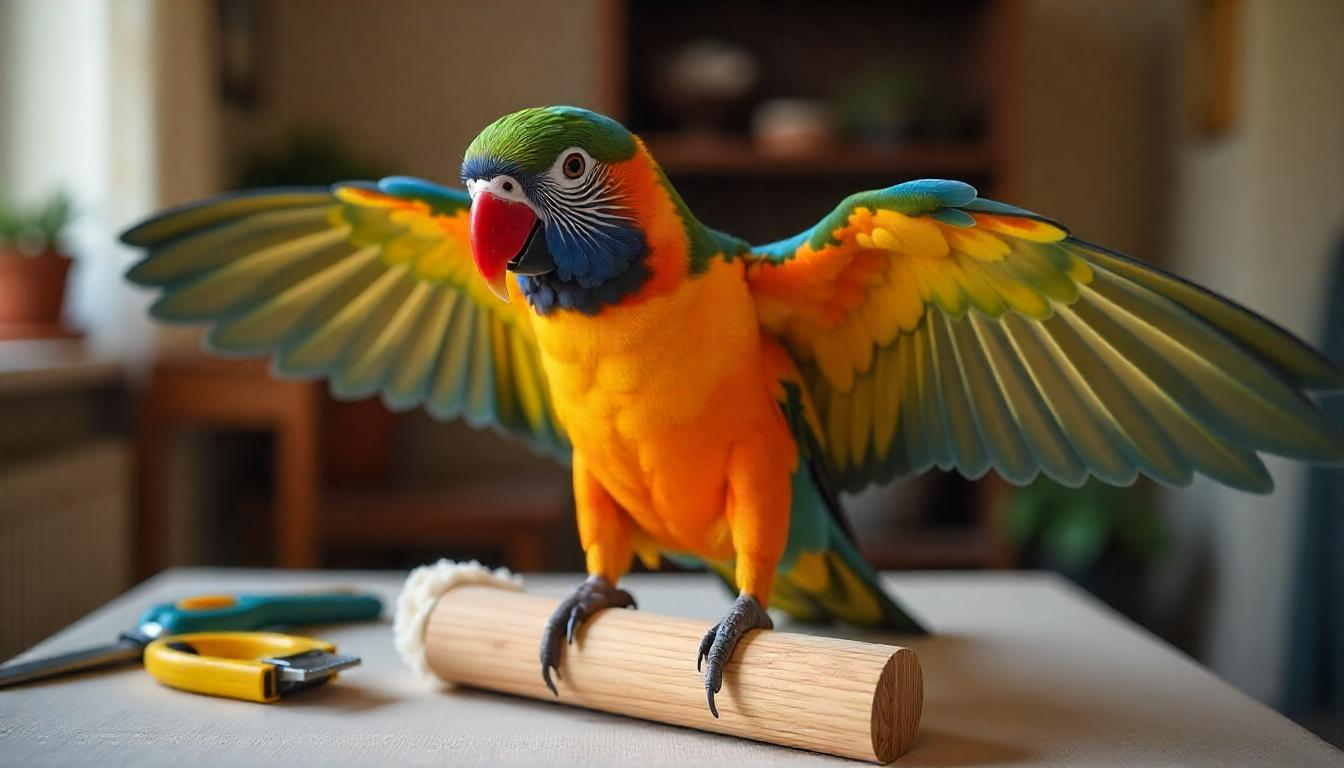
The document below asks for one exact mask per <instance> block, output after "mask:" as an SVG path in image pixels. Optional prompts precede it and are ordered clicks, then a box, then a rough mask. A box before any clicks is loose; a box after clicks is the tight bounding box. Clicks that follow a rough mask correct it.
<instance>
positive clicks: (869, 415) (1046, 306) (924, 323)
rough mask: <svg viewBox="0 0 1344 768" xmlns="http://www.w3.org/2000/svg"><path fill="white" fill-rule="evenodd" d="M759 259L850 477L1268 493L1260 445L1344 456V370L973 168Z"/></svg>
mask: <svg viewBox="0 0 1344 768" xmlns="http://www.w3.org/2000/svg"><path fill="white" fill-rule="evenodd" d="M748 261H749V264H748V281H749V283H750V285H751V289H752V292H753V295H754V296H755V298H756V301H757V308H758V314H759V317H760V321H761V324H762V326H763V328H764V329H765V330H766V331H767V332H770V333H772V334H774V335H775V336H777V337H778V338H779V339H780V340H781V342H782V343H783V344H784V345H785V346H786V348H787V349H788V350H789V352H790V354H791V356H792V357H793V358H794V360H795V361H796V363H797V364H798V367H799V369H800V371H801V374H802V377H803V380H804V382H805V383H806V388H807V391H808V394H809V396H810V397H811V401H812V403H814V405H815V407H816V410H817V413H818V417H819V420H820V421H821V422H822V426H821V431H822V434H823V435H824V439H823V441H822V442H823V452H824V453H825V456H826V459H827V462H828V464H829V465H830V466H831V467H832V468H833V469H834V470H835V472H836V474H837V479H838V481H839V485H840V486H841V487H842V488H844V489H859V488H862V487H864V486H866V485H868V484H869V483H872V482H881V481H886V480H890V479H892V478H895V477H899V476H903V475H907V474H912V473H918V472H922V471H924V470H927V469H929V468H932V467H939V468H943V469H954V468H955V469H957V470H959V471H960V472H962V473H963V474H966V475H968V476H970V477H979V476H980V475H983V474H984V473H985V472H988V471H989V470H990V469H994V470H996V471H997V472H999V473H1000V474H1001V475H1002V476H1004V477H1005V478H1007V479H1008V480H1010V481H1012V482H1014V483H1025V482H1029V481H1030V480H1031V479H1032V478H1034V477H1035V476H1036V475H1037V474H1038V473H1044V474H1046V475H1048V476H1050V477H1052V478H1054V479H1055V480H1058V481H1060V482H1062V483H1064V484H1066V485H1070V486H1077V485H1080V484H1081V483H1083V482H1084V481H1085V480H1086V478H1087V477H1088V476H1089V475H1092V476H1096V477H1098V478H1100V479H1102V480H1105V481H1107V482H1110V483H1116V484H1127V483H1130V482H1133V480H1134V479H1135V477H1136V476H1137V475H1138V474H1139V473H1143V474H1145V475H1148V476H1150V477H1153V478H1155V479H1157V480H1159V481H1161V482H1163V483H1166V484H1169V485H1178V486H1179V485H1185V484H1188V483H1189V482H1190V481H1191V479H1192V477H1193V475H1194V474H1195V473H1197V472H1198V473H1202V474H1204V475H1207V476H1209V477H1212V478H1214V479H1216V480H1219V481H1221V482H1223V483H1226V484H1228V485H1231V486H1233V487H1237V488H1242V489H1245V490H1250V491H1258V492H1266V491H1268V490H1270V489H1271V488H1272V481H1271V479H1270V477H1269V474H1268V472H1266V470H1265V468H1264V465H1263V463H1262V462H1261V460H1260V458H1259V456H1258V453H1259V452H1268V453H1275V454H1279V455H1283V456H1288V457H1292V458H1298V459H1302V460H1306V461H1313V462H1322V463H1334V462H1339V461H1340V460H1341V459H1344V436H1341V433H1340V431H1339V429H1338V427H1337V426H1336V425H1334V424H1332V423H1331V422H1330V420H1329V419H1328V418H1326V417H1325V416H1324V415H1323V414H1322V413H1321V411H1320V409H1319V408H1318V407H1317V406H1316V404H1315V403H1314V402H1313V401H1312V400H1311V399H1310V397H1308V393H1310V392H1312V391H1322V390H1330V389H1338V388H1339V387H1340V386H1341V384H1342V383H1344V378H1342V377H1341V373H1340V371H1339V369H1338V368H1336V367H1335V366H1334V365H1333V364H1332V363H1331V362H1330V361H1328V360H1326V359H1325V358H1324V357H1323V356H1321V355H1320V354H1319V353H1317V352H1316V351H1315V350H1313V349H1312V348H1311V347H1310V346H1308V345H1307V344H1305V343H1303V342H1302V341H1300V340H1298V339H1297V338H1295V337H1293V336H1292V335H1291V334H1289V333H1288V332H1286V331H1284V330H1283V329H1281V328H1279V327H1278V326H1276V325H1274V324H1273V323H1271V322H1269V321H1267V320H1265V319H1264V318H1262V317H1260V316H1258V315H1256V314H1254V313H1253V312H1251V311H1250V310H1247V309H1245V308H1243V307H1240V306H1238V305H1236V304H1235V303H1233V302H1231V301H1228V300H1227V299H1224V298H1221V297H1219V296H1217V295H1215V294H1213V293H1210V292H1208V291H1206V290H1204V289H1201V288H1199V287H1197V286H1195V285H1192V284H1190V283H1188V282H1185V281H1183V280H1181V279H1179V278H1176V277H1174V276H1171V275H1169V274H1167V273H1165V272H1162V271H1161V270H1158V269H1156V268H1154V267H1152V266H1149V265H1147V264H1142V263H1140V262H1137V261H1134V260H1132V259H1129V258H1127V257H1125V256H1122V255H1120V254H1117V253H1114V252H1112V251H1108V250H1106V249H1104V248H1101V247H1098V246H1096V245H1093V244H1091V243H1088V242H1086V241H1084V240H1080V239H1078V238H1075V237H1071V236H1070V235H1069V234H1068V232H1067V231H1066V230H1065V229H1064V228H1063V227H1062V226H1060V225H1058V224H1055V223H1054V222H1051V221H1049V220H1048V219H1045V218H1043V217H1041V216H1038V215H1036V214H1033V213H1030V212H1027V211H1023V210H1021V209H1018V208H1014V207H1012V206H1007V205H1003V204H1001V203H996V202H993V201H990V200H984V199H981V198H979V197H977V196H976V193H975V190H974V189H972V188H971V187H969V186H967V185H965V184H961V183H958V182H950V181H922V182H911V183H908V184H901V185H897V186H895V187H891V188H889V189H885V190H877V191H873V192H865V193H860V194H858V195H854V196H852V197H851V198H849V199H847V200H846V201H845V202H844V203H842V204H841V205H840V206H839V207H837V208H836V210H835V211H834V212H833V213H831V214H830V215H828V216H827V217H826V218H825V219H823V220H822V221H821V222H820V223H819V224H817V225H816V226H815V227H813V228H812V229H809V230H807V231H806V232H803V233H802V234H800V235H798V236H796V237H793V238H790V239H788V240H784V241H780V242H778V243H773V244H770V245H765V246H759V247H757V248H755V249H754V250H753V253H752V255H751V256H749V257H748Z"/></svg>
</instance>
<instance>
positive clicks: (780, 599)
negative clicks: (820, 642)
mask: <svg viewBox="0 0 1344 768" xmlns="http://www.w3.org/2000/svg"><path fill="white" fill-rule="evenodd" d="M828 522H830V527H831V531H830V534H831V536H830V539H831V541H830V544H831V546H830V549H828V550H826V551H825V552H815V553H811V552H809V553H803V554H801V555H800V556H799V557H798V559H797V560H796V561H794V563H793V566H792V567H790V568H788V569H782V570H781V572H780V573H779V574H778V575H776V577H775V587H774V591H773V594H772V595H771V598H770V600H771V605H773V606H775V607H778V608H780V609H782V610H784V611H785V612H787V613H788V614H789V615H790V616H793V617H794V618H796V619H800V620H802V621H830V620H835V619H839V620H841V621H844V622H847V623H849V624H853V625H855V626H859V627H872V628H875V629H889V630H893V631H897V632H909V633H914V634H921V635H922V634H927V630H925V629H924V627H923V626H921V625H920V623H919V622H918V621H916V620H915V619H914V618H913V617H911V616H910V614H909V613H907V612H906V611H905V610H904V609H902V608H901V606H899V605H897V604H896V601H895V600H893V599H892V598H891V596H890V595H888V594H887V591H886V589H884V588H883V587H882V584H881V581H880V580H879V578H878V576H877V573H876V572H875V571H873V569H872V567H871V566H869V565H868V563H867V562H865V561H864V559H863V557H862V556H861V555H860V554H859V553H858V550H856V549H855V548H854V545H853V544H852V543H851V542H850V541H849V537H848V536H846V535H845V533H844V532H843V531H841V530H840V528H839V526H838V525H836V524H835V523H834V522H833V521H828Z"/></svg>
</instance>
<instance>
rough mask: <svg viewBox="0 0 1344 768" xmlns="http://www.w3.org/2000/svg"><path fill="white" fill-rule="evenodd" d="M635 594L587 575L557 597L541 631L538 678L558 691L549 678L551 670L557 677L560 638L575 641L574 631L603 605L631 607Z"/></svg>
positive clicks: (553, 690)
mask: <svg viewBox="0 0 1344 768" xmlns="http://www.w3.org/2000/svg"><path fill="white" fill-rule="evenodd" d="M634 607H636V606H635V598H633V597H631V596H630V593H629V592H626V591H625V590H623V589H617V588H616V587H615V586H613V585H612V583H611V582H609V581H607V580H606V579H604V578H602V577H601V576H589V577H588V579H587V580H586V581H584V582H583V583H582V584H580V585H579V586H578V588H577V589H575V590H574V591H573V592H572V593H570V595H569V597H566V598H565V599H564V600H561V601H560V604H559V605H557V606H556V607H555V612H554V613H552V614H551V618H549V619H547V620H546V629H545V631H543V632H542V635H541V679H542V680H544V681H546V687H547V688H550V689H551V693H553V694H555V695H556V696H559V695H560V691H559V690H557V689H556V687H555V683H553V682H551V670H555V676H556V678H557V679H558V678H559V677H560V648H561V642H560V641H561V639H562V638H563V639H564V640H565V642H567V643H569V644H570V645H573V644H574V632H575V630H577V629H578V628H579V626H581V625H582V624H583V622H585V621H587V620H588V619H589V618H591V617H592V616H593V614H595V613H597V612H598V611H600V610H602V609H603V608H634Z"/></svg>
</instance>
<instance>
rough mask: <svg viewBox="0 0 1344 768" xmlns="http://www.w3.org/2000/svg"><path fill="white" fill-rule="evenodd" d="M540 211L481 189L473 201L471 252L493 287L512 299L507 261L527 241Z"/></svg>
mask: <svg viewBox="0 0 1344 768" xmlns="http://www.w3.org/2000/svg"><path fill="white" fill-rule="evenodd" d="M536 223H537V215H536V214H535V213H533V212H532V209H531V208H530V207H528V205H527V204H526V203H520V202H517V201H514V200H505V199H504V198H502V197H497V196H495V195H492V194H490V193H489V192H481V193H480V194H478V195H477V196H476V199H475V200H473V201H472V202H471V255H472V258H474V259H475V260H476V269H477V270H478V271H479V272H480V273H481V277H483V278H485V282H486V285H489V286H490V290H491V291H492V292H493V293H494V294H495V295H496V296H498V297H499V298H501V299H503V300H504V301H508V300H509V286H508V265H509V262H510V261H512V260H513V259H514V258H515V257H516V256H518V254H520V253H521V252H522V250H523V246H525V245H527V236H528V235H529V234H531V232H532V228H533V227H534V226H536Z"/></svg>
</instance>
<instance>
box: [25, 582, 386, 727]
mask: <svg viewBox="0 0 1344 768" xmlns="http://www.w3.org/2000/svg"><path fill="white" fill-rule="evenodd" d="M382 608H383V606H382V601H380V600H379V599H378V597H377V596H376V595H371V594H353V593H349V592H330V593H320V594H297V595H199V596H196V597H189V598H186V599H184V600H179V601H177V602H175V603H161V604H159V605H155V606H154V607H152V608H150V609H149V610H148V611H146V612H145V613H144V615H143V616H141V617H140V623H139V625H138V626H137V627H136V628H135V629H132V630H130V631H129V632H124V633H122V635H121V637H120V638H118V639H117V641H116V642H114V643H109V644H107V645H101V646H97V647H94V648H85V649H82V650H78V651H73V652H71V653H65V654H60V655H58V656H50V657H47V658H44V659H35V660H33V661H27V662H21V663H17V664H6V665H4V666H0V688H4V687H7V686H11V685H19V684H22V683H29V682H34V681H37V680H45V679H47V678H51V677H56V676H60V675H67V674H70V673H74V672H80V671H83V670H90V669H97V668H104V667H110V666H114V665H118V664H129V663H132V662H138V661H140V660H141V659H143V660H144V662H145V666H146V668H147V669H148V670H149V672H150V674H152V675H154V677H155V679H157V680H159V681H160V682H163V683H165V684H166V685H170V686H172V687H175V688H181V689H184V690H191V691H196V692H198V693H209V694H214V695H220V696H230V697H232V698H242V699H247V700H250V701H275V700H276V699H278V698H279V697H280V696H283V695H285V694H287V693H291V692H293V691H296V690H300V689H302V688H307V687H311V686H312V685H316V684H319V683H322V682H326V681H327V680H329V679H331V678H332V677H333V676H334V675H335V673H336V672H337V671H339V670H341V669H346V668H349V667H352V666H354V665H356V664H358V663H359V659H358V658H357V657H353V656H338V655H336V653H335V651H336V649H335V646H332V645H331V644H330V643H324V642H321V641H318V640H312V639H309V638H304V637H297V636H294V635H281V634H276V633H267V632H255V631H252V630H259V629H262V628H265V627H275V626H295V625H309V624H334V623H340V622H347V621H370V620H373V619H376V618H377V617H378V615H379V614H380V613H382Z"/></svg>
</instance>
